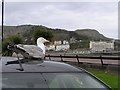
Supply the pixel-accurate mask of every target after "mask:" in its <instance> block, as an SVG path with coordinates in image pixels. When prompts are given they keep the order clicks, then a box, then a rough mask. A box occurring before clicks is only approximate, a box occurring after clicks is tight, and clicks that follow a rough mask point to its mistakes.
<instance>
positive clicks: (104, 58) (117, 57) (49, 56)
mask: <svg viewBox="0 0 120 90" xmlns="http://www.w3.org/2000/svg"><path fill="white" fill-rule="evenodd" d="M46 57H48V58H49V60H52V59H51V57H53V58H61V61H62V62H64V61H65V60H64V59H63V58H76V60H77V62H78V63H81V62H80V58H82V59H98V60H100V62H101V65H106V64H105V63H104V62H103V61H104V60H117V61H119V60H120V57H119V56H116V57H112V56H102V55H100V56H79V55H74V56H65V55H46V56H45V58H46ZM118 65H119V63H118Z"/></svg>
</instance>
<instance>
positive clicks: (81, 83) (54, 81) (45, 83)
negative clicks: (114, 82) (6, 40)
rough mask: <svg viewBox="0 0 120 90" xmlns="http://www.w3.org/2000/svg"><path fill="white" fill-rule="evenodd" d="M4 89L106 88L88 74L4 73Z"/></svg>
mask: <svg viewBox="0 0 120 90" xmlns="http://www.w3.org/2000/svg"><path fill="white" fill-rule="evenodd" d="M2 78H3V82H2V83H3V84H2V87H3V88H106V87H105V85H104V84H102V83H101V82H99V81H97V80H96V79H94V78H93V77H92V76H90V75H88V74H87V73H3V77H2Z"/></svg>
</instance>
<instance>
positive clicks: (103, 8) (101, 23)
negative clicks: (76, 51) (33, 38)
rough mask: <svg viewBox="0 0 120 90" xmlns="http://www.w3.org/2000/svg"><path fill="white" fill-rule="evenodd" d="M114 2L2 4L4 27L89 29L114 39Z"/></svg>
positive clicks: (116, 34)
mask: <svg viewBox="0 0 120 90" xmlns="http://www.w3.org/2000/svg"><path fill="white" fill-rule="evenodd" d="M117 9H118V7H117V2H116V3H115V2H114V3H113V2H99V3H98V2H79V3H78V2H77V3H76V2H66V3H65V2H61V3H60V2H59V3H57V2H46V3H45V2H39V3H38V2H37V3H36V2H33V3H31V2H26V3H23V2H19V3H18V2H16V3H15V2H6V4H5V25H19V24H37V25H45V26H48V27H51V28H63V29H67V30H76V29H82V28H93V29H96V30H98V31H99V32H100V33H102V34H104V35H105V36H108V37H113V38H117V37H118V24H117V23H118V12H117Z"/></svg>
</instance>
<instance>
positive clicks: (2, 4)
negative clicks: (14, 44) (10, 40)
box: [2, 0, 4, 42]
mask: <svg viewBox="0 0 120 90" xmlns="http://www.w3.org/2000/svg"><path fill="white" fill-rule="evenodd" d="M3 23H4V0H2V42H3Z"/></svg>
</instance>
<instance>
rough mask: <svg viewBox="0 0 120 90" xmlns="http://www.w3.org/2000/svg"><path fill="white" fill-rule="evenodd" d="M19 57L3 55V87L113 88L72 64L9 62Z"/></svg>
mask: <svg viewBox="0 0 120 90" xmlns="http://www.w3.org/2000/svg"><path fill="white" fill-rule="evenodd" d="M16 59H17V58H13V57H2V59H1V60H2V88H3V90H4V89H6V88H13V89H15V88H26V89H27V88H29V89H30V88H32V89H33V90H34V89H40V88H42V89H43V88H48V89H52V88H66V89H67V90H69V89H70V88H72V89H73V90H74V89H75V88H77V89H80V88H102V89H104V90H111V88H110V87H109V86H107V85H106V84H105V83H103V82H102V81H101V80H99V79H97V78H96V77H94V76H93V75H91V74H90V73H89V72H87V71H85V70H84V69H82V68H77V67H74V66H72V65H69V64H66V63H63V62H55V61H47V60H44V61H43V62H40V61H39V60H37V61H36V60H31V61H29V62H24V63H22V68H23V70H21V66H20V64H19V63H11V64H8V65H6V63H7V62H10V61H14V60H16Z"/></svg>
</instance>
